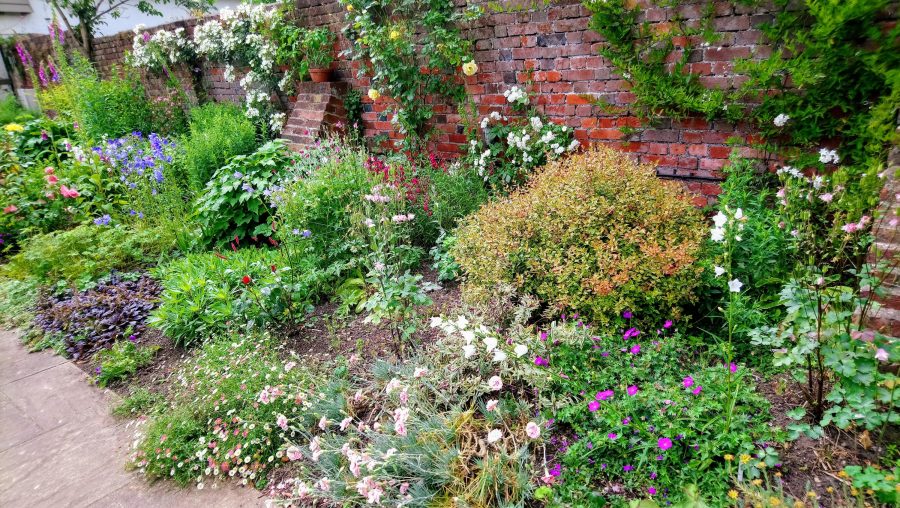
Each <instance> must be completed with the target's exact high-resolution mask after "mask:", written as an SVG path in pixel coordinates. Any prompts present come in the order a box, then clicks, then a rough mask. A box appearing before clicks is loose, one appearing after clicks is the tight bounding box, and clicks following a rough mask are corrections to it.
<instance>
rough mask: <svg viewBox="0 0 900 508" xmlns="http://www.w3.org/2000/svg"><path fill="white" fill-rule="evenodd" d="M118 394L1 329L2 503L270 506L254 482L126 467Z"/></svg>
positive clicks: (126, 436)
mask: <svg viewBox="0 0 900 508" xmlns="http://www.w3.org/2000/svg"><path fill="white" fill-rule="evenodd" d="M117 399H118V397H117V396H116V395H115V394H114V393H112V392H110V391H108V390H99V389H97V388H96V387H94V386H92V385H91V384H90V383H89V379H88V377H87V376H86V375H85V374H84V373H83V372H82V371H81V370H80V369H79V368H78V367H76V366H74V365H72V364H71V363H69V362H68V361H67V360H65V359H64V358H61V357H59V356H56V355H54V354H53V353H51V352H47V351H44V352H40V353H28V352H27V351H26V350H25V349H24V348H23V347H22V346H21V345H20V344H19V342H18V339H17V337H16V335H15V334H14V333H12V332H7V331H2V330H0V507H3V508H38V507H53V508H63V507H83V506H90V507H96V508H112V507H122V508H144V507H160V508H181V507H183V508H188V507H203V508H207V507H223V508H230V507H235V508H243V507H259V506H262V505H263V501H262V499H261V498H260V494H259V492H257V491H256V490H253V489H247V488H245V489H242V488H238V487H236V486H227V487H220V488H218V489H210V488H207V489H204V490H197V489H190V488H189V489H180V488H178V487H177V486H175V485H174V484H172V483H167V482H157V483H155V484H153V485H149V484H148V483H147V482H146V481H145V480H144V479H143V478H142V477H140V476H139V475H138V474H137V473H132V472H128V471H126V470H125V462H126V460H127V458H128V455H129V450H130V446H131V440H132V439H133V434H132V430H131V429H130V428H127V427H128V421H125V420H117V419H115V418H113V417H112V416H110V413H109V409H110V406H111V405H112V404H114V403H115V402H116V401H117Z"/></svg>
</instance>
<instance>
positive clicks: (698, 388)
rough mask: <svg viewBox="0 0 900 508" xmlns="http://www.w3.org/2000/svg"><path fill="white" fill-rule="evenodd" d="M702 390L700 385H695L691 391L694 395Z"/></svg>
mask: <svg viewBox="0 0 900 508" xmlns="http://www.w3.org/2000/svg"><path fill="white" fill-rule="evenodd" d="M702 391H703V387H702V386H700V385H697V388H694V390H693V391H692V392H691V393H693V394H694V395H700V392H702Z"/></svg>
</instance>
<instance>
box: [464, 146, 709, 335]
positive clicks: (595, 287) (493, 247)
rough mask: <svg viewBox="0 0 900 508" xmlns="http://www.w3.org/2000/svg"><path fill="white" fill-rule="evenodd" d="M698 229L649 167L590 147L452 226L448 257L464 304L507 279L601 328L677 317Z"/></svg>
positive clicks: (691, 274) (685, 203)
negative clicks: (620, 320) (636, 315)
mask: <svg viewBox="0 0 900 508" xmlns="http://www.w3.org/2000/svg"><path fill="white" fill-rule="evenodd" d="M705 230H706V227H705V224H704V222H703V218H702V216H701V214H700V213H699V211H697V210H696V209H695V208H694V206H693V205H692V204H691V202H690V199H689V196H688V195H687V194H686V193H685V192H684V191H683V190H682V188H681V187H680V186H679V185H678V184H677V183H674V182H666V181H662V180H660V179H658V178H657V177H656V173H655V171H654V168H653V166H651V165H646V164H636V163H635V162H633V161H632V160H631V159H629V158H628V157H627V156H626V155H625V154H623V153H619V152H616V151H614V150H612V149H608V148H600V147H594V148H591V149H589V150H587V151H586V152H584V153H582V154H579V155H576V156H573V157H570V158H566V159H563V160H560V161H556V162H553V163H551V164H550V165H548V166H546V167H545V168H544V169H543V170H542V171H541V172H539V173H538V174H537V175H536V176H535V177H534V178H533V179H532V180H531V181H530V182H529V184H528V185H527V186H526V187H525V188H523V189H521V190H519V191H517V192H515V193H513V194H512V195H510V196H509V197H508V198H506V199H503V200H500V201H496V202H493V203H491V204H488V205H486V206H484V207H483V208H482V209H481V210H480V211H479V212H477V213H476V214H474V215H472V216H471V217H469V218H468V219H467V220H466V221H465V222H464V223H463V225H462V226H461V227H460V229H459V233H458V236H459V240H458V243H457V245H456V247H455V249H454V256H455V257H456V259H457V262H458V263H459V264H460V266H461V267H462V270H463V272H464V273H465V277H466V283H465V286H464V295H465V296H466V297H467V298H468V299H469V300H470V301H473V302H479V301H483V300H485V299H486V298H488V297H489V296H490V294H491V292H492V288H494V287H496V286H497V285H498V284H501V283H510V284H512V285H514V286H515V287H516V288H517V289H518V290H519V291H520V292H523V293H527V294H531V295H534V296H536V297H538V298H539V299H540V300H541V301H542V302H544V303H545V304H547V306H548V307H549V309H548V310H549V311H550V313H551V314H553V313H559V312H562V311H564V310H570V311H575V312H579V313H581V314H582V315H583V316H585V317H586V319H590V320H593V321H595V322H599V323H605V322H606V320H607V319H608V317H609V316H615V315H617V314H620V313H621V312H622V311H624V310H640V311H641V315H643V316H645V317H647V318H648V319H651V320H654V319H662V318H665V317H669V316H678V315H679V314H680V308H681V306H682V305H683V304H684V303H686V302H689V301H691V300H692V299H693V289H694V288H695V286H696V284H697V281H698V280H699V277H698V275H699V273H700V270H701V269H700V267H699V266H697V265H695V264H694V262H695V261H696V259H697V257H698V255H699V251H700V245H701V241H702V237H703V234H704V232H705Z"/></svg>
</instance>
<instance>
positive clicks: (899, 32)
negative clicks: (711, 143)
mask: <svg viewBox="0 0 900 508" xmlns="http://www.w3.org/2000/svg"><path fill="white" fill-rule="evenodd" d="M654 2H655V3H656V4H658V5H660V6H662V7H669V8H670V13H671V19H670V20H669V22H667V23H660V24H656V25H653V24H650V23H646V22H644V23H639V22H638V19H639V16H640V12H641V7H639V6H636V5H634V2H629V1H626V0H585V2H584V5H585V6H586V7H588V9H590V10H591V12H592V13H593V16H592V20H591V28H592V29H593V30H595V31H597V32H598V33H600V34H602V35H603V37H604V38H605V39H606V43H605V45H604V46H603V47H602V49H601V53H602V54H603V56H605V57H606V58H608V59H609V60H610V61H611V62H612V64H613V65H614V66H615V67H616V69H617V70H618V72H619V73H620V74H621V75H622V77H623V78H624V79H626V80H627V81H629V83H630V84H631V85H632V92H633V93H634V95H635V102H634V104H633V105H632V108H633V110H634V111H635V113H637V114H638V115H639V116H642V117H644V118H645V119H651V118H653V117H673V118H681V117H684V116H690V115H693V116H702V117H705V118H706V119H709V120H712V119H717V118H724V119H727V120H732V121H733V120H737V119H741V118H750V119H752V120H753V121H754V122H755V124H756V127H757V128H758V129H759V131H760V132H761V133H762V134H763V135H764V136H765V139H767V140H769V144H768V148H775V147H776V145H777V146H780V147H795V148H810V147H818V146H819V145H821V144H831V143H835V142H839V143H840V146H839V147H838V149H837V152H838V153H839V154H840V160H841V161H842V162H843V165H844V166H845V167H850V168H853V169H851V171H852V172H855V173H863V172H866V171H872V170H877V168H879V167H881V166H882V164H883V161H884V160H885V156H886V153H887V148H888V146H889V145H890V144H891V143H894V142H896V141H897V131H896V117H897V112H898V104H900V51H898V50H900V47H898V45H900V44H898V41H900V27H898V26H892V25H890V24H880V23H879V20H880V19H884V18H885V17H886V12H887V9H888V8H889V6H890V5H891V2H890V0H866V1H849V2H848V1H842V0H827V1H819V0H806V1H805V2H802V3H800V4H798V3H797V2H790V1H789V0H775V2H774V10H773V9H772V7H773V6H772V4H769V6H768V7H767V10H766V11H765V12H768V13H772V15H773V20H772V21H770V22H768V23H763V24H761V25H760V26H759V27H758V28H759V29H760V30H761V31H762V33H763V35H764V40H763V41H762V42H763V44H766V45H768V46H770V47H771V48H772V53H771V55H770V56H768V57H765V58H747V59H742V60H739V61H737V62H736V65H735V71H736V72H737V73H741V74H743V75H745V76H747V77H748V78H749V79H748V80H747V81H746V82H745V83H744V84H743V85H742V86H741V87H740V88H739V89H737V90H734V91H724V90H709V89H707V88H706V87H704V86H703V85H702V84H701V83H700V81H699V77H698V76H697V75H695V74H692V73H691V72H689V70H690V67H689V65H688V63H689V61H690V58H691V55H692V54H693V53H694V52H695V51H697V50H700V49H702V48H700V47H697V46H708V45H710V44H713V43H715V42H716V39H717V34H716V33H715V31H714V30H713V29H712V26H711V20H712V18H713V15H714V11H713V3H712V2H708V3H707V4H705V8H704V11H703V12H704V14H703V16H702V19H701V20H700V22H699V23H697V22H696V20H694V21H692V22H691V23H687V22H685V21H684V20H682V19H680V18H679V17H678V15H677V13H678V11H679V9H678V7H679V6H681V5H683V4H687V3H688V2H685V1H683V0H654ZM690 3H691V4H696V2H690ZM759 4H760V3H759V2H756V1H754V0H746V1H741V2H735V5H743V6H750V7H754V6H757V5H759ZM695 44H696V45H697V46H695ZM794 153H797V154H799V153H801V152H800V151H799V150H798V151H795V152H794ZM788 155H790V154H788ZM813 157H815V156H813ZM800 160H801V162H802V157H801V159H800Z"/></svg>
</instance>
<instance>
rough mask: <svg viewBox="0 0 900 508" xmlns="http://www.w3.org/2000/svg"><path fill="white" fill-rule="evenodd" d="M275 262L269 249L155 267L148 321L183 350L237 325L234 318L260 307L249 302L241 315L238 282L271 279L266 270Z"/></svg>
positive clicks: (212, 255)
mask: <svg viewBox="0 0 900 508" xmlns="http://www.w3.org/2000/svg"><path fill="white" fill-rule="evenodd" d="M220 256H221V257H220ZM277 259H278V255H277V252H275V251H271V250H264V249H240V250H238V251H237V252H231V253H228V256H227V257H226V256H224V255H222V254H216V253H210V252H207V253H201V254H190V255H188V256H187V257H185V258H182V259H179V260H176V261H173V262H171V263H168V264H166V265H163V266H161V267H159V268H157V270H156V276H157V277H158V278H159V280H160V281H161V284H162V287H163V291H162V295H161V301H160V305H159V308H158V309H156V311H155V312H154V313H153V316H152V317H151V319H150V323H151V324H152V325H153V326H154V327H156V328H158V329H160V330H162V332H163V333H165V334H166V336H167V337H169V338H170V339H172V341H173V342H174V343H175V344H177V345H180V346H186V345H191V344H194V343H197V342H200V341H203V340H205V339H207V338H209V337H211V336H214V335H216V334H218V333H220V332H224V331H225V330H227V329H228V327H230V326H235V325H240V324H243V323H235V321H236V320H237V319H238V318H239V317H242V318H244V319H253V318H254V316H255V315H257V314H259V313H261V312H262V309H260V308H259V306H258V305H256V302H253V305H247V308H246V311H247V313H246V314H242V308H241V306H240V304H239V298H240V295H241V293H242V289H241V287H242V286H243V285H244V284H243V282H242V279H243V277H244V276H247V277H249V278H250V279H251V280H253V281H259V280H261V279H262V278H264V277H265V276H266V275H267V274H268V275H271V269H270V267H271V266H272V264H273V263H275V262H277ZM267 272H268V273H267Z"/></svg>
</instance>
